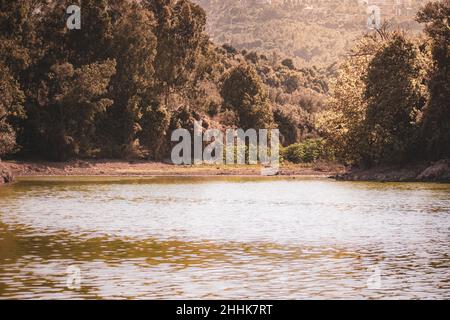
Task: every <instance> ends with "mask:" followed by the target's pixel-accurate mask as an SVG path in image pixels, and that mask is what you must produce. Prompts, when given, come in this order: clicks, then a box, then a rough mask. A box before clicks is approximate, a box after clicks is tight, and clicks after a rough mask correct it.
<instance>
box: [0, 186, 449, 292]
mask: <svg viewBox="0 0 450 320" xmlns="http://www.w3.org/2000/svg"><path fill="white" fill-rule="evenodd" d="M449 254H450V185H444V184H406V183H404V184H394V183H392V184H391V183H384V184H382V183H362V182H335V181H333V180H327V179H293V178H286V179H281V178H276V179H273V178H260V179H254V178H253V179H252V178H142V179H120V178H52V179H50V178H46V179H44V178H40V179H27V180H21V181H20V182H18V183H16V184H14V185H12V186H8V187H0V299H8V298H24V299H42V298H50V299H72V298H88V299H97V298H130V299H146V298H149V299H169V298H170V299H181V298H187V299H190V298H196V299H219V298H223V299H246V298H250V299H283V298H284V299H316V298H318V299H327V298H331V299H346V298H350V299H355V298H356V299H358V298H363V299H366V298H369V299H379V298H382V299H400V298H405V299H416V298H424V299H435V298H444V299H449V298H450V258H449Z"/></svg>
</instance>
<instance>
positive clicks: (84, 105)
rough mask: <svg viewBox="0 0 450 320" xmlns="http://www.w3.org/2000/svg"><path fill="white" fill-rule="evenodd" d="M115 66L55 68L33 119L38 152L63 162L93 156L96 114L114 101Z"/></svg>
mask: <svg viewBox="0 0 450 320" xmlns="http://www.w3.org/2000/svg"><path fill="white" fill-rule="evenodd" d="M115 65H116V63H115V61H114V60H107V61H104V62H98V63H93V64H89V65H85V66H83V67H81V68H78V69H75V68H74V67H73V66H72V65H71V64H70V63H63V64H55V65H53V66H52V67H51V69H50V72H49V73H48V74H47V77H46V79H45V81H42V83H41V86H40V89H39V100H38V101H39V109H40V110H39V112H37V113H35V114H34V117H33V118H32V119H31V120H30V125H32V127H33V129H34V131H33V132H34V136H33V148H34V151H35V152H36V153H37V154H42V155H43V156H49V157H51V158H52V159H54V160H59V161H61V160H67V159H68V158H70V157H72V156H90V155H92V152H93V148H94V147H95V146H94V145H93V141H94V139H95V136H96V127H95V120H96V117H97V116H98V114H100V113H104V112H105V111H106V109H107V108H108V107H109V106H111V104H112V101H111V100H110V99H108V98H107V88H108V85H109V82H110V80H111V77H112V76H113V75H114V73H115Z"/></svg>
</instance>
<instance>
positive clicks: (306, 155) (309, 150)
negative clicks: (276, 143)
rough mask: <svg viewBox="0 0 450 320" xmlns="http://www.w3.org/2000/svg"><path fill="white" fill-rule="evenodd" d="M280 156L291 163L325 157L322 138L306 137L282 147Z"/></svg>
mask: <svg viewBox="0 0 450 320" xmlns="http://www.w3.org/2000/svg"><path fill="white" fill-rule="evenodd" d="M281 154H282V157H283V158H284V159H285V160H287V161H289V162H292V163H311V162H316V161H317V160H319V159H321V158H323V157H325V149H324V143H323V140H322V139H308V140H305V141H304V142H302V143H296V144H291V145H290V146H289V147H286V148H283V149H282V151H281Z"/></svg>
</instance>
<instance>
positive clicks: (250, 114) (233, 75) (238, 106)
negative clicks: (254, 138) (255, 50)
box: [221, 64, 273, 130]
mask: <svg viewBox="0 0 450 320" xmlns="http://www.w3.org/2000/svg"><path fill="white" fill-rule="evenodd" d="M221 96H222V98H223V100H224V103H225V105H227V106H230V107H231V108H232V109H233V110H235V111H236V112H237V114H238V116H239V124H240V126H241V128H242V129H245V130H247V129H250V128H253V129H267V128H270V127H271V126H272V125H273V115H272V111H271V108H270V105H269V100H268V97H267V93H266V91H265V89H264V87H263V84H262V81H261V79H260V78H259V76H258V75H257V73H256V71H255V69H254V68H253V67H251V66H249V65H247V64H240V65H238V66H236V67H234V68H233V69H231V70H230V71H229V72H228V73H227V74H226V75H225V79H224V81H223V86H222V90H221Z"/></svg>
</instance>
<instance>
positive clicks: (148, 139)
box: [140, 102, 170, 160]
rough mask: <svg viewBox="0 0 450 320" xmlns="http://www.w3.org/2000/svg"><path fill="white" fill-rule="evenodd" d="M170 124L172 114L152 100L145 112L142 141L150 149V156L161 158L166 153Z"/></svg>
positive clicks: (141, 134) (151, 157)
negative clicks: (165, 146) (165, 147)
mask: <svg viewBox="0 0 450 320" xmlns="http://www.w3.org/2000/svg"><path fill="white" fill-rule="evenodd" d="M169 124H170V114H169V112H168V111H167V109H166V108H165V107H164V106H162V105H161V104H158V103H157V102H152V103H151V105H150V106H148V107H147V108H146V109H145V110H144V113H143V116H142V125H141V127H142V131H141V133H140V142H141V143H142V144H143V145H144V146H146V147H147V148H148V149H149V158H150V159H155V160H161V158H162V156H163V155H164V150H162V149H163V147H164V145H165V143H166V136H167V130H168V128H169Z"/></svg>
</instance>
